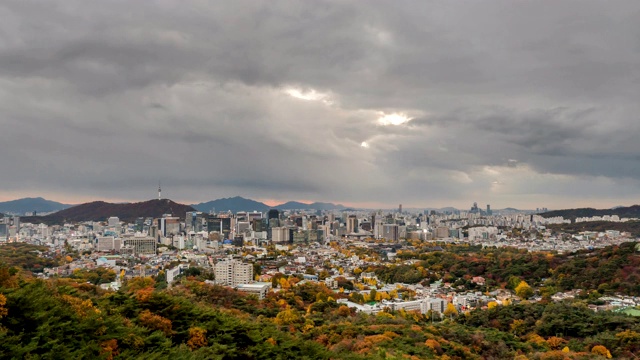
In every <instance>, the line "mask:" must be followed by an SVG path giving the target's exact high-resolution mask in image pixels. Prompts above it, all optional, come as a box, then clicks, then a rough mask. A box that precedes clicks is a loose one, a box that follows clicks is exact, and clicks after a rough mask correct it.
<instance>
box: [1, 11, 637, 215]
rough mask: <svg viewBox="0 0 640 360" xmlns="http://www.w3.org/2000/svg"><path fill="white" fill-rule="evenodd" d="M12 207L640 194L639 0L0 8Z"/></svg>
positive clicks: (463, 201)
mask: <svg viewBox="0 0 640 360" xmlns="http://www.w3.org/2000/svg"><path fill="white" fill-rule="evenodd" d="M0 19H1V21H0V200H10V199H16V198H20V197H25V196H43V197H46V198H50V199H53V200H57V201H62V202H67V203H78V202H83V201H88V200H96V199H102V200H113V201H123V200H127V201H139V200H146V199H151V198H154V197H156V196H157V195H156V189H157V185H158V181H159V180H161V181H162V184H163V194H164V195H165V197H168V198H171V199H173V200H176V201H180V202H185V203H196V202H202V201H207V200H212V199H216V198H220V197H229V196H235V195H240V196H244V197H249V198H253V199H260V200H269V201H270V202H278V201H286V200H303V201H330V202H339V203H343V204H349V205H355V206H370V207H386V206H388V207H396V206H397V205H398V204H399V203H402V204H403V206H405V207H440V206H449V205H451V206H458V207H461V208H468V207H470V206H471V204H472V203H473V202H474V201H477V202H478V203H479V205H481V206H484V205H485V204H487V203H490V204H491V205H492V207H493V208H503V207H508V206H511V207H518V208H536V207H548V208H569V207H578V206H595V207H610V206H614V205H631V204H636V203H640V139H639V137H640V101H639V100H640V21H639V20H638V19H640V1H637V0H631V1H613V2H608V1H585V0H580V1H556V0H547V1H539V0H536V1H512V0H507V1H450V0H443V1H422V0H419V1H418V0H416V1H387V0H384V1H382V0H380V1H319V0H313V1H271V0H270V1H254V0H250V1H249V0H247V1H238V0H233V1H204V0H202V1H200V0H198V1H177V0H175V1H150V0H145V1H131V0H122V1H107V0H105V1H86V0H61V1H31V0H4V1H2V2H1V3H0Z"/></svg>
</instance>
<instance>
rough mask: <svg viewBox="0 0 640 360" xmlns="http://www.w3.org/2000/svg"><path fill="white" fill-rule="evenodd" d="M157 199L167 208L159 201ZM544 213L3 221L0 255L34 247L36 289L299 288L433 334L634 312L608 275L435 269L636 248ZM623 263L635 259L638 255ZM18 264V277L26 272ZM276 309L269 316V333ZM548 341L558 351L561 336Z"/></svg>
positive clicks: (543, 267)
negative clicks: (458, 321) (475, 320)
mask: <svg viewBox="0 0 640 360" xmlns="http://www.w3.org/2000/svg"><path fill="white" fill-rule="evenodd" d="M157 201H158V202H160V203H162V202H170V201H169V200H164V199H161V194H159V199H158V200H157ZM72 209H73V208H72ZM545 212H546V209H537V210H536V211H535V212H531V211H529V212H520V211H517V210H515V209H510V210H508V211H495V212H493V211H492V210H491V208H490V205H487V206H486V210H485V209H479V208H478V205H477V204H476V203H474V204H473V206H472V207H471V208H470V209H469V210H467V211H460V210H452V211H447V212H444V213H442V212H437V211H435V210H424V211H403V209H402V205H400V206H399V207H398V209H396V210H377V211H371V210H356V209H347V210H344V209H342V210H324V211H321V210H312V209H292V210H284V211H281V210H278V209H277V208H273V209H270V210H268V211H266V212H258V211H238V212H235V213H233V212H231V211H221V212H216V211H215V210H213V209H212V210H211V211H210V212H201V211H188V212H186V213H185V214H163V215H162V216H161V217H158V218H153V217H137V218H136V219H135V221H131V222H127V221H121V220H120V219H119V218H118V217H117V216H109V217H108V218H107V219H106V220H105V221H90V220H87V221H80V222H74V223H63V224H55V225H46V224H44V223H37V222H23V221H21V217H20V216H18V215H13V216H9V215H5V217H4V218H3V220H2V222H1V223H0V246H3V247H5V248H6V247H11V246H18V245H20V246H23V245H21V244H24V246H33V249H34V250H35V249H37V250H35V251H36V252H37V254H38V257H41V258H42V259H43V261H41V262H39V261H36V263H35V264H34V263H32V264H30V265H28V266H29V267H28V270H30V271H31V272H32V274H33V276H35V277H36V278H38V279H42V280H46V281H51V280H54V279H70V280H72V281H75V282H77V283H78V284H82V282H85V281H86V284H88V285H91V286H96V287H99V288H100V289H101V291H105V294H109V293H121V292H122V291H123V290H125V289H128V288H130V287H131V284H132V283H135V282H137V281H140V279H149V280H148V281H151V282H153V283H154V284H155V285H154V288H155V289H156V290H157V291H162V290H163V289H167V290H169V289H181V288H184V287H185V286H187V287H188V286H192V284H193V283H194V281H195V282H196V283H197V282H198V281H202V284H203V285H201V286H205V287H206V286H210V287H212V289H215V288H217V287H220V288H226V289H228V290H226V291H232V292H238V293H240V294H245V296H251V297H254V298H255V299H256V300H258V301H263V302H268V301H274V299H277V298H279V297H282V296H284V295H285V294H287V293H288V292H290V291H294V292H295V291H300V290H297V289H307V291H312V292H314V294H316V295H313V296H314V297H315V296H318V299H320V297H319V296H320V295H319V294H318V292H321V293H326V294H330V295H328V296H329V297H331V298H332V300H331V302H332V303H333V304H335V305H332V306H335V307H337V309H338V310H339V311H343V310H341V309H343V308H344V309H345V310H344V311H345V312H349V313H353V314H357V313H363V314H367V315H371V316H373V315H375V316H380V314H388V316H391V317H393V316H397V315H394V314H398V313H399V312H401V313H402V314H407V313H409V314H419V315H421V316H423V317H424V318H425V319H427V320H428V321H429V322H431V323H434V322H435V323H439V324H445V326H447V325H446V324H447V323H448V322H450V321H453V320H452V319H453V317H454V315H455V317H459V316H462V314H470V313H471V312H473V311H484V312H487V311H490V310H492V309H495V308H497V307H507V308H508V307H511V306H515V305H517V304H535V303H540V304H547V303H564V302H571V301H580V302H582V303H583V304H584V306H585V308H586V309H588V310H589V311H591V312H593V313H594V314H595V313H607V312H617V313H620V314H622V313H626V314H629V315H628V316H638V315H640V310H638V308H639V307H640V288H639V287H638V286H639V285H638V283H637V282H636V283H634V280H632V279H633V277H631V278H628V279H625V280H627V281H630V282H631V284H618V285H617V287H616V285H614V284H613V283H614V282H615V281H614V280H613V279H606V281H608V282H610V283H609V284H607V282H606V281H603V280H602V279H598V280H597V283H596V285H597V286H596V287H595V288H593V286H594V285H591V286H592V288H589V287H586V288H585V287H583V286H581V285H583V284H581V283H578V282H577V281H576V280H575V279H573V280H571V282H569V283H566V281H564V280H566V279H564V280H563V279H562V278H558V277H556V276H555V275H556V274H554V270H553V269H551V267H553V266H554V265H552V262H546V263H537V264H532V265H533V266H538V267H539V269H535V270H531V269H529V270H522V269H517V270H514V268H512V267H516V265H515V262H516V260H513V259H512V260H511V262H510V265H508V266H506V267H504V268H502V269H501V270H500V271H501V272H506V274H497V273H493V272H492V271H491V270H488V269H485V268H484V265H483V266H482V267H481V269H471V268H467V269H464V266H462V267H461V266H460V264H455V262H454V263H453V264H451V263H448V262H447V260H445V259H444V257H448V256H454V257H457V256H460V255H463V256H468V255H473V256H479V257H480V258H482V257H483V256H490V255H489V254H491V253H492V252H494V251H496V252H504V253H505V254H511V255H509V256H515V257H516V258H518V257H529V256H532V255H533V256H534V257H535V258H537V257H544V258H545V259H553V258H554V257H562V256H568V258H566V260H568V259H570V258H573V257H574V256H575V254H583V255H585V256H588V254H589V253H593V252H594V251H598V250H597V249H610V248H617V247H619V246H624V244H629V245H631V246H633V247H634V248H633V250H632V251H631V254H634V253H638V252H639V251H640V244H639V243H638V242H637V237H636V236H635V235H632V234H631V233H629V232H625V231H619V230H614V229H610V230H604V231H579V232H576V231H570V232H565V231H562V230H558V229H552V228H550V227H549V226H552V225H558V224H560V225H562V224H572V223H574V224H575V223H583V222H587V223H589V221H590V219H586V218H584V217H580V218H578V217H577V218H575V219H573V221H572V220H571V219H564V218H563V217H561V216H551V217H545ZM27 215H33V214H32V213H30V214H27ZM180 215H182V216H180ZM45 216H46V215H45ZM24 219H29V220H32V219H38V218H37V217H35V218H34V217H33V216H27V217H24ZM42 219H45V217H43V218H42ZM603 220H604V221H605V222H612V223H613V222H617V223H620V222H622V223H634V222H636V221H638V219H635V218H620V217H619V216H617V215H606V216H604V217H594V218H593V219H592V221H593V223H601V222H602V221H603ZM26 244H28V245H26ZM18 249H19V248H18ZM501 249H504V250H501ZM1 250H2V248H0V251H1ZM464 254H466V255H464ZM632 256H635V257H636V260H635V261H636V262H637V257H638V255H632ZM45 259H47V260H45ZM429 259H430V260H429ZM474 259H475V258H474ZM3 261H6V259H4V260H3ZM457 261H458V262H461V261H462V262H466V261H467V260H464V259H461V258H458V259H457ZM538 261H539V260H538ZM31 262H33V260H32V261H31ZM534 262H537V261H534ZM445 264H448V265H447V266H448V268H447V267H445V266H444V265H445ZM23 266H25V270H26V269H27V267H26V266H27V265H26V264H23ZM512 270H513V271H512ZM634 271H635V275H632V276H635V277H636V278H637V276H638V275H637V268H636V269H635V270H634ZM509 273H511V275H507V274H509ZM562 276H564V275H562ZM567 276H575V275H571V274H567ZM627 285H628V286H627ZM311 289H315V290H311ZM173 291H175V290H173ZM103 296H104V295H103ZM326 297H327V295H324V299H325V300H324V301H325V302H326V301H327V300H326ZM579 299H580V300H579ZM314 300H316V299H315V298H314ZM319 302H320V303H322V302H323V301H319ZM316 304H317V302H316ZM289 306H290V305H285V307H284V308H283V309H282V311H280V312H278V313H277V314H276V315H277V316H276V317H275V321H276V323H278V321H279V320H278V317H280V316H281V315H282V313H283V311H285V310H287V309H288V308H289ZM314 306H315V305H314ZM521 306H522V305H521ZM528 306H532V305H528ZM283 316H284V315H283ZM465 316H467V317H468V315H465ZM287 323H288V322H286V321H285V322H283V323H282V324H287ZM282 324H281V325H282ZM634 336H635V335H634ZM553 341H560V343H564V342H566V340H563V338H562V337H559V338H556V340H553ZM427 342H428V340H427ZM427 348H429V344H428V343H427ZM552 348H553V347H552ZM552 348H550V349H552ZM431 350H433V346H431ZM565 350H566V351H565V353H566V352H568V351H570V348H567V349H565ZM437 352H438V351H436V353H437ZM507 353H508V352H507ZM503 355H504V354H503ZM605 355H606V354H605ZM469 356H470V355H469Z"/></svg>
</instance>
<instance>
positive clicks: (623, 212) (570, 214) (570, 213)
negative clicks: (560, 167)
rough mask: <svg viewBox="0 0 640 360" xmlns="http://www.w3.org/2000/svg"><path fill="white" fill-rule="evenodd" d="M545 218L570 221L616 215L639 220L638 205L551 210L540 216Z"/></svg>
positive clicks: (639, 208)
mask: <svg viewBox="0 0 640 360" xmlns="http://www.w3.org/2000/svg"><path fill="white" fill-rule="evenodd" d="M540 215H541V216H543V217H545V218H550V217H556V216H562V217H563V218H565V219H571V220H572V221H573V220H575V219H576V218H578V217H592V216H604V215H618V216H619V217H621V218H640V205H633V206H629V207H619V208H615V209H593V208H580V209H566V210H553V211H548V212H545V213H542V214H540Z"/></svg>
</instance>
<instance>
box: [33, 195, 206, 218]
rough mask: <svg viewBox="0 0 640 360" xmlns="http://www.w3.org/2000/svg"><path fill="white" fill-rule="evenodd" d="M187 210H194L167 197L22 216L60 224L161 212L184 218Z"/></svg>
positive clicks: (91, 204) (160, 213)
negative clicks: (42, 214) (45, 214)
mask: <svg viewBox="0 0 640 360" xmlns="http://www.w3.org/2000/svg"><path fill="white" fill-rule="evenodd" d="M187 211H195V209H194V208H192V207H191V206H189V205H183V204H178V203H176V202H173V201H171V200H169V199H162V200H157V199H156V200H149V201H144V202H138V203H127V204H113V203H107V202H104V201H94V202H90V203H86V204H81V205H77V206H73V207H71V208H68V209H65V210H62V211H58V212H56V213H53V214H50V215H47V216H31V217H24V218H23V221H24V222H33V223H45V224H61V223H63V222H78V221H90V220H92V221H105V220H107V219H108V218H109V217H111V216H117V217H118V218H120V220H121V221H127V222H133V221H135V219H136V218H138V217H153V218H158V217H161V216H162V215H163V214H172V215H173V216H177V217H180V218H184V217H185V214H186V213H187Z"/></svg>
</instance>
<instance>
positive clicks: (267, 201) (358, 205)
mask: <svg viewBox="0 0 640 360" xmlns="http://www.w3.org/2000/svg"><path fill="white" fill-rule="evenodd" d="M37 198H41V199H44V200H47V201H54V202H58V203H61V204H64V205H69V206H78V205H82V204H86V203H91V202H97V201H103V202H107V203H114V204H118V203H122V204H125V203H139V202H146V201H152V200H158V199H157V198H154V197H151V198H148V199H135V200H132V199H123V198H109V197H99V198H98V197H95V198H94V197H91V198H89V197H79V198H76V199H83V200H80V201H66V200H54V197H48V196H42V195H38V196H33V195H30V196H21V197H14V198H8V197H7V196H0V202H10V201H17V200H23V199H37ZM233 198H242V199H245V200H251V201H256V202H260V203H263V204H264V205H267V206H269V207H277V206H280V205H284V204H286V203H288V202H299V203H303V204H308V205H311V204H313V203H330V204H334V205H341V206H344V207H346V208H354V209H366V210H372V209H380V210H391V209H398V205H400V203H398V204H396V205H395V206H394V205H391V204H382V203H377V204H375V203H371V202H344V201H337V202H336V201H320V200H308V199H302V200H297V199H294V200H291V199H289V200H284V199H273V198H258V197H256V198H252V197H247V196H242V195H233V196H222V197H217V198H215V199H210V200H206V201H197V202H194V201H182V200H174V199H172V198H170V197H163V198H162V199H163V200H164V199H166V200H171V201H173V202H176V203H179V204H183V205H189V206H191V205H198V204H202V203H207V202H211V201H216V200H222V199H233ZM453 202H456V201H452V203H453ZM474 202H475V203H477V204H478V207H479V208H481V209H485V208H486V205H490V206H491V208H492V210H494V211H497V210H504V209H508V208H511V209H516V210H522V211H533V210H537V209H542V208H546V209H547V210H549V211H552V210H564V209H578V208H594V209H604V210H607V209H614V208H617V207H631V206H635V205H638V203H632V204H622V203H616V205H610V206H607V205H604V206H602V205H601V206H597V205H586V206H585V205H573V206H571V205H569V206H564V207H557V208H555V207H554V208H550V207H548V206H539V207H535V208H527V207H521V206H514V205H507V206H504V205H497V206H494V205H493V204H491V203H482V202H479V201H471V202H470V205H469V206H468V207H469V208H471V206H472V205H473V203H474ZM376 205H378V206H376ZM402 207H403V209H406V210H409V209H444V208H454V209H456V210H462V211H464V210H466V207H461V206H460V205H453V204H449V205H435V206H416V205H405V204H402ZM247 211H249V210H247Z"/></svg>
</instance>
